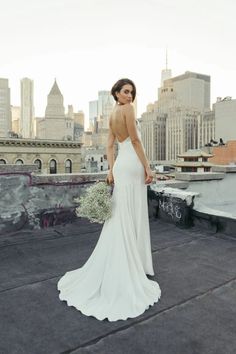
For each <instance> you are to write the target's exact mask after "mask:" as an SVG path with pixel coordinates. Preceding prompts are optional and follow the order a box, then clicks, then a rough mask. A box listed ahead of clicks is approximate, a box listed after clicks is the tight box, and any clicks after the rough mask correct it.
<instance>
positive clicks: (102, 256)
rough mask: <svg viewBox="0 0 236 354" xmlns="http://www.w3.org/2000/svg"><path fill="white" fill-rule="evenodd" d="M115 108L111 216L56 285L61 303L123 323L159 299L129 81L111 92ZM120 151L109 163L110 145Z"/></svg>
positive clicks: (146, 171) (146, 177) (145, 175)
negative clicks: (81, 261)
mask: <svg viewBox="0 0 236 354" xmlns="http://www.w3.org/2000/svg"><path fill="white" fill-rule="evenodd" d="M111 94H112V95H113V97H114V99H115V101H116V105H115V107H114V109H113V112H112V114H111V117H110V122H109V136H108V144H107V156H108V163H109V167H110V171H109V173H108V176H107V181H108V183H110V184H111V183H113V182H114V184H115V187H114V191H113V197H112V198H113V209H112V217H111V218H110V219H109V220H107V221H106V222H105V223H104V225H103V229H102V232H101V235H100V237H99V240H98V243H97V245H96V247H95V249H94V251H93V253H92V255H91V256H90V258H89V259H88V261H87V262H86V263H85V265H84V266H83V267H82V268H79V269H76V270H73V271H70V272H67V273H66V274H65V275H64V276H63V277H62V278H61V279H60V280H59V282H58V290H59V291H60V295H59V297H60V299H61V300H66V301H67V304H68V305H69V306H74V307H76V308H77V309H78V310H80V311H81V312H82V313H84V314H85V315H87V316H94V317H96V318H97V319H99V320H103V319H105V318H107V319H108V320H109V321H116V320H126V319H127V318H130V317H136V316H139V315H140V314H142V313H143V312H144V311H145V310H146V309H147V308H148V307H149V306H150V305H153V304H154V303H155V302H157V301H158V299H159V298H160V295H161V290H160V287H159V285H158V283H157V282H155V281H152V280H149V279H148V278H147V275H154V271H153V265H152V255H151V246H150V230H149V220H148V208H147V184H148V183H150V182H151V181H152V178H153V177H152V172H151V170H150V167H149V163H148V160H147V157H146V155H145V152H144V149H143V146H142V143H141V137H140V135H141V134H140V131H139V129H138V128H139V127H137V124H136V120H135V114H134V108H133V106H132V105H131V102H132V101H134V99H135V95H136V88H135V85H134V83H133V82H132V81H131V80H129V79H121V80H119V81H118V82H117V83H116V84H115V85H114V86H113V87H112V90H111ZM115 140H117V141H118V145H119V153H118V156H117V158H116V160H115V161H114V142H115Z"/></svg>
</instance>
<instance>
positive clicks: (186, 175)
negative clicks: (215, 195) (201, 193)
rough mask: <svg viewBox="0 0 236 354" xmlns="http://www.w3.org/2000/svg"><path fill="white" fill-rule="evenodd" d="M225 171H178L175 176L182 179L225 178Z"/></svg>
mask: <svg viewBox="0 0 236 354" xmlns="http://www.w3.org/2000/svg"><path fill="white" fill-rule="evenodd" d="M224 177H225V174H224V173H217V172H203V173H199V172H177V173H176V174H175V178H176V179H177V180H181V181H210V180H214V179H223V178H224Z"/></svg>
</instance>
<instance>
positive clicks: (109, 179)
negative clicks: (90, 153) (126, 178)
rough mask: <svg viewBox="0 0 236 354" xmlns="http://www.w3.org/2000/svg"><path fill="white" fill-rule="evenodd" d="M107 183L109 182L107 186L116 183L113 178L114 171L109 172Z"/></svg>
mask: <svg viewBox="0 0 236 354" xmlns="http://www.w3.org/2000/svg"><path fill="white" fill-rule="evenodd" d="M106 182H107V184H112V183H114V177H113V174H112V171H109V172H108V174H107V177H106Z"/></svg>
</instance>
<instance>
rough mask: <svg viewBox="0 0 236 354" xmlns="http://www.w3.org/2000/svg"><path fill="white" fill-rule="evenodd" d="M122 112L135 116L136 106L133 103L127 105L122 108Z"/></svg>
mask: <svg viewBox="0 0 236 354" xmlns="http://www.w3.org/2000/svg"><path fill="white" fill-rule="evenodd" d="M121 110H122V112H124V113H125V114H133V113H134V106H133V105H132V103H126V104H123V105H122V106H121Z"/></svg>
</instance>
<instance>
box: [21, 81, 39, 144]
mask: <svg viewBox="0 0 236 354" xmlns="http://www.w3.org/2000/svg"><path fill="white" fill-rule="evenodd" d="M20 133H21V135H22V137H23V138H34V136H35V133H34V82H33V80H30V79H28V78H24V79H22V80H21V115H20Z"/></svg>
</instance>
